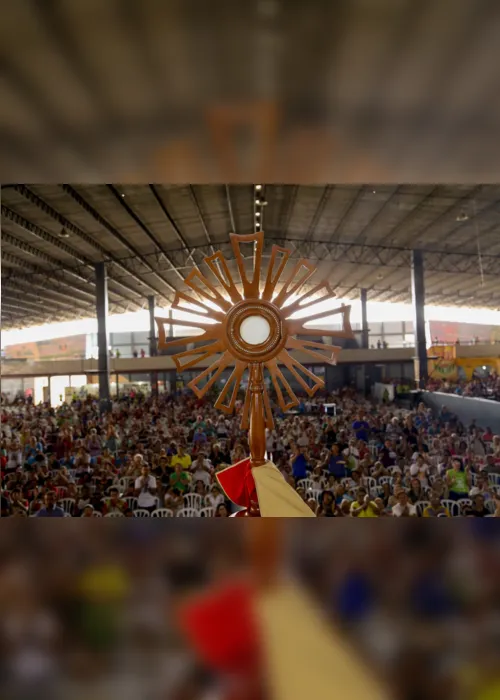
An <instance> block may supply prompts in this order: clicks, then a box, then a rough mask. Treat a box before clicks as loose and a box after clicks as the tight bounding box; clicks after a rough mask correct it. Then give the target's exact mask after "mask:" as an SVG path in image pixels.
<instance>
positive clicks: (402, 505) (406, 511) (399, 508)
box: [392, 489, 417, 518]
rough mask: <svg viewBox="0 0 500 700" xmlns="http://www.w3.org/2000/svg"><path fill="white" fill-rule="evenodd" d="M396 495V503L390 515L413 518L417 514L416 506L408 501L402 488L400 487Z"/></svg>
mask: <svg viewBox="0 0 500 700" xmlns="http://www.w3.org/2000/svg"><path fill="white" fill-rule="evenodd" d="M395 495H396V498H397V503H396V505H395V506H393V508H392V515H393V516H394V517H395V518H413V517H415V516H416V515H417V509H416V507H415V506H414V505H413V504H412V503H410V501H409V499H408V494H407V493H406V491H405V490H404V489H400V490H399V491H398V492H397V494H395Z"/></svg>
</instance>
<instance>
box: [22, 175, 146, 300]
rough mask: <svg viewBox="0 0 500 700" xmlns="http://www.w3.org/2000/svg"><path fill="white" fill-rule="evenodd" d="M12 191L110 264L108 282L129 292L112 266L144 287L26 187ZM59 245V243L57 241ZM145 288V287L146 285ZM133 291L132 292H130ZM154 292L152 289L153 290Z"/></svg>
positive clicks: (130, 269)
mask: <svg viewBox="0 0 500 700" xmlns="http://www.w3.org/2000/svg"><path fill="white" fill-rule="evenodd" d="M12 189H14V190H15V191H16V192H17V193H18V194H20V195H21V196H22V197H24V198H25V199H26V200H27V201H29V202H31V203H32V204H34V205H35V206H36V207H37V208H38V209H39V210H40V211H42V212H43V213H44V214H46V215H47V216H50V217H51V218H52V219H54V221H57V223H58V224H60V225H61V226H62V227H63V228H65V229H66V230H67V231H70V232H71V233H72V234H74V235H75V236H77V237H78V238H79V239H80V240H82V241H83V242H84V243H86V244H87V245H88V246H90V247H91V248H93V249H94V250H95V251H96V252H97V253H99V255H100V256H102V259H103V260H104V261H105V262H108V263H112V264H113V265H109V266H108V280H109V281H110V282H113V283H114V284H116V285H120V286H121V287H123V288H124V289H125V290H127V291H128V290H129V286H128V285H126V284H123V283H122V282H120V280H119V279H117V278H116V277H115V275H114V274H113V266H114V267H116V268H117V269H118V270H122V272H124V273H126V274H127V275H129V276H130V277H132V278H133V279H134V280H135V281H136V282H138V283H139V284H140V285H141V286H144V285H145V284H146V283H145V281H144V280H143V279H142V278H141V277H139V275H138V274H137V273H136V272H134V270H133V269H132V268H131V267H129V266H127V265H125V264H124V263H123V262H122V261H120V260H119V259H118V258H116V257H115V256H114V255H113V254H112V253H110V252H109V251H108V250H107V249H106V248H104V246H102V245H101V244H100V243H99V242H98V241H96V240H95V238H94V237H93V236H91V235H90V234H88V233H87V232H86V231H83V230H82V229H81V228H80V227H79V226H76V225H75V224H74V223H73V222H72V221H69V219H67V218H66V217H65V216H63V215H62V214H61V213H60V212H58V211H57V210H56V209H54V208H53V207H51V206H50V204H48V203H47V202H46V201H45V200H44V199H42V198H41V197H39V196H38V195H36V194H35V193H34V192H33V191H32V190H30V189H29V188H28V187H26V185H12ZM58 242H59V243H60V241H58ZM146 286H147V285H146ZM131 291H133V290H131ZM153 291H154V289H153Z"/></svg>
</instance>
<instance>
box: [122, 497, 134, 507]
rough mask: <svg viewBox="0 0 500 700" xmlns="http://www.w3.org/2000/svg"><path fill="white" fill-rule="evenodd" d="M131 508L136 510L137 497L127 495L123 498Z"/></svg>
mask: <svg viewBox="0 0 500 700" xmlns="http://www.w3.org/2000/svg"><path fill="white" fill-rule="evenodd" d="M123 500H124V501H125V503H126V504H127V506H128V507H129V508H130V510H135V509H136V508H137V498H136V497H135V496H127V497H126V498H124V499H123Z"/></svg>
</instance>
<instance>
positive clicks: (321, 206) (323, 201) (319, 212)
mask: <svg viewBox="0 0 500 700" xmlns="http://www.w3.org/2000/svg"><path fill="white" fill-rule="evenodd" d="M334 189H335V185H326V187H324V188H323V193H322V195H321V197H320V200H319V202H318V206H317V207H316V211H315V212H314V214H313V218H312V219H311V223H310V224H309V228H308V229H307V233H306V235H305V238H306V240H308V241H310V240H311V238H312V237H313V236H314V232H315V230H316V226H317V225H318V223H319V220H320V219H321V217H322V216H323V212H324V211H325V207H326V205H327V204H328V202H329V200H330V197H331V194H332V191H333V190H334Z"/></svg>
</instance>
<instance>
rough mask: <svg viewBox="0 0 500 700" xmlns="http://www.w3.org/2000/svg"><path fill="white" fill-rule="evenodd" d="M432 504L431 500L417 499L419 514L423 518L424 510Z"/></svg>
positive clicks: (416, 506)
mask: <svg viewBox="0 0 500 700" xmlns="http://www.w3.org/2000/svg"><path fill="white" fill-rule="evenodd" d="M429 506H430V501H417V502H416V503H415V508H416V509H417V515H418V517H419V518H422V517H423V515H424V510H425V509H426V508H428V507H429Z"/></svg>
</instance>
